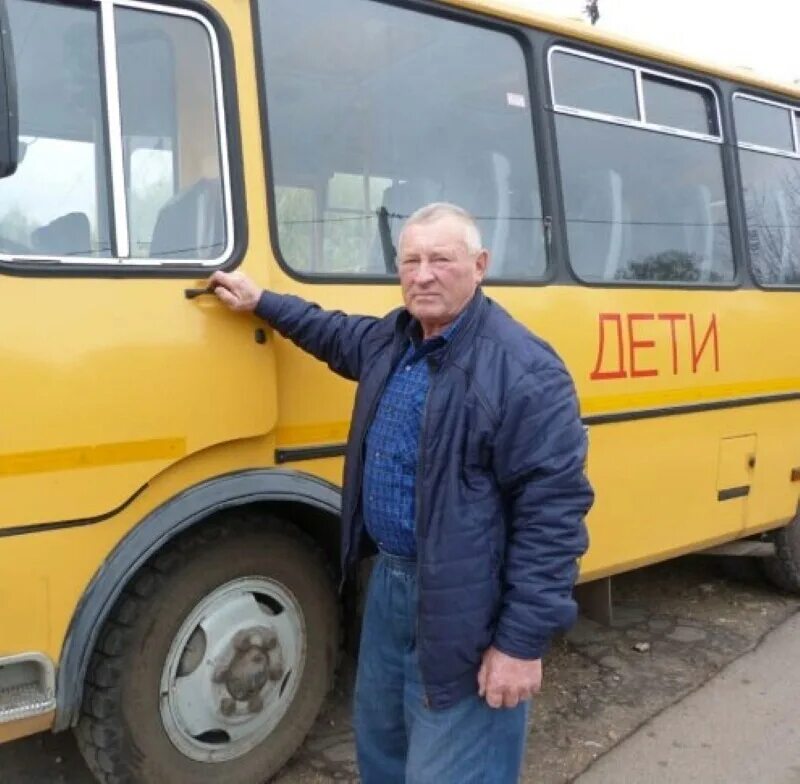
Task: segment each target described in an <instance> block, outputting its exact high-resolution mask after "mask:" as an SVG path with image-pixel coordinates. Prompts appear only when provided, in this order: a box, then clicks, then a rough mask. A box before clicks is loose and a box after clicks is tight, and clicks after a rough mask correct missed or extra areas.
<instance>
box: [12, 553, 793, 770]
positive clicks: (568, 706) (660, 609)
mask: <svg viewBox="0 0 800 784" xmlns="http://www.w3.org/2000/svg"><path fill="white" fill-rule="evenodd" d="M614 599H615V617H614V622H613V624H612V625H611V626H601V625H599V624H596V623H593V622H592V621H589V620H586V619H581V621H580V622H579V623H578V625H577V626H576V627H575V629H574V630H573V631H572V632H570V634H569V635H567V636H566V637H565V638H563V639H559V640H557V641H556V643H555V644H554V646H553V648H552V650H551V652H550V654H549V655H548V657H547V659H546V661H545V679H544V684H545V685H544V688H543V690H542V693H541V694H540V695H539V697H538V698H537V700H536V703H535V710H534V712H533V722H532V726H531V735H530V742H529V744H528V754H527V759H526V765H525V775H524V777H523V781H524V782H525V784H534V782H535V784H565V783H566V782H570V781H572V780H573V779H574V778H575V777H576V776H577V775H578V774H579V773H581V772H582V771H584V770H585V769H587V768H588V767H589V766H590V765H591V764H592V762H593V761H594V760H595V759H596V758H597V757H599V756H600V755H601V754H603V753H604V752H605V751H607V750H608V749H609V748H611V747H613V746H614V745H616V744H617V743H618V742H619V741H620V740H622V739H623V738H625V737H627V736H628V735H630V734H631V733H632V732H633V731H634V730H635V729H636V728H637V727H639V726H641V725H642V724H643V723H644V722H645V721H647V720H648V719H650V718H652V717H653V716H655V715H656V714H658V713H660V712H661V711H662V710H664V709H665V708H666V707H668V706H669V705H671V704H673V703H674V702H676V701H677V700H679V699H681V698H682V697H684V696H685V695H687V694H688V693H690V692H691V691H693V690H694V689H696V688H698V687H699V686H700V685H702V684H703V683H705V682H706V681H707V680H708V679H709V678H710V677H712V676H713V675H714V674H715V673H717V672H718V671H719V670H720V669H721V668H722V667H723V666H724V665H726V664H728V663H729V662H731V661H732V660H734V659H736V658H737V657H739V656H741V655H743V654H744V653H746V652H747V651H749V650H751V649H752V648H753V647H754V646H755V645H756V644H757V643H758V642H759V640H760V639H761V638H762V637H763V636H764V635H765V634H766V633H767V632H769V631H770V630H771V629H773V628H774V627H776V626H777V625H779V624H780V623H781V622H782V621H784V620H785V619H786V618H788V617H789V616H790V615H792V614H793V613H794V612H796V611H797V610H798V609H800V599H797V598H795V597H788V596H783V595H781V594H779V593H777V592H775V591H773V590H772V589H771V588H769V587H768V586H766V585H764V584H762V583H759V582H751V583H747V582H737V581H734V580H728V579H725V578H723V577H722V576H721V572H720V565H719V563H718V561H716V560H714V559H711V558H702V557H697V556H695V557H687V558H682V559H678V560H675V561H671V562H668V563H665V564H660V565H658V566H654V567H649V568H647V569H640V570H638V571H635V572H630V573H628V574H626V575H622V576H620V577H618V578H615V582H614ZM352 670H353V667H352V663H351V662H345V663H344V666H343V668H342V673H341V675H340V677H339V681H338V683H337V687H336V689H335V690H334V692H333V694H332V695H331V697H330V699H329V701H328V704H327V705H326V707H325V709H324V711H323V713H322V715H321V716H320V719H319V721H318V722H317V725H316V726H315V728H314V730H313V731H312V733H311V735H310V736H309V738H308V739H307V741H306V743H305V745H304V746H303V748H302V749H301V750H300V751H299V752H298V753H297V755H296V756H295V758H294V760H292V762H291V763H290V764H289V765H288V766H287V768H286V769H285V770H284V771H283V773H282V774H281V775H280V776H278V778H277V779H276V780H275V782H276V784H330V783H331V782H357V781H358V777H357V775H356V770H355V762H354V754H353V742H352V730H351V724H350V714H349V694H350V686H351V683H352ZM0 781H1V782H2V784H92V782H93V779H92V778H91V776H90V775H89V774H88V772H87V771H86V769H85V767H84V766H83V763H82V760H81V758H80V755H79V754H78V752H77V749H76V748H75V744H74V741H73V739H72V736H71V735H70V734H69V733H65V734H61V735H58V736H53V735H40V736H37V737H34V738H28V739H25V740H21V741H17V742H15V743H11V744H8V745H6V746H3V747H1V748H0Z"/></svg>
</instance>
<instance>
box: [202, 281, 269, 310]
mask: <svg viewBox="0 0 800 784" xmlns="http://www.w3.org/2000/svg"><path fill="white" fill-rule="evenodd" d="M208 286H209V288H213V289H214V294H216V295H217V298H218V299H219V300H220V301H221V302H224V303H225V304H226V305H227V306H228V307H229V308H230V309H231V310H235V311H237V312H239V313H252V312H253V311H254V310H255V309H256V305H258V300H259V297H260V296H261V289H260V288H258V286H256V284H255V283H253V281H252V280H250V278H248V277H247V275H245V274H244V273H242V272H221V271H217V272H215V273H214V274H213V275H212V276H211V277H210V278H209V280H208Z"/></svg>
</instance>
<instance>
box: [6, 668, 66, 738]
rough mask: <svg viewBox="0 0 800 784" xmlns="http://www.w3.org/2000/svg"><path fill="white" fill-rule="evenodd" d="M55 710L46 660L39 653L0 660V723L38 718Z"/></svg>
mask: <svg viewBox="0 0 800 784" xmlns="http://www.w3.org/2000/svg"><path fill="white" fill-rule="evenodd" d="M55 707H56V700H55V695H54V673H53V665H52V664H51V662H50V660H49V659H47V658H46V657H44V656H42V655H40V654H28V655H23V656H11V657H0V724H4V723H6V722H9V721H16V720H18V719H28V718H31V717H32V716H39V715H41V714H43V713H48V712H50V711H52V710H53V709H54V708H55Z"/></svg>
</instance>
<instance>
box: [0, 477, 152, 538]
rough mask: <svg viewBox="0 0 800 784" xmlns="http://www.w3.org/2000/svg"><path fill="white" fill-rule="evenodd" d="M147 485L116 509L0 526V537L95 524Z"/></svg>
mask: <svg viewBox="0 0 800 784" xmlns="http://www.w3.org/2000/svg"><path fill="white" fill-rule="evenodd" d="M147 487H148V485H147V484H144V485H142V486H141V487H140V488H139V489H138V490H137V491H136V492H135V493H134V494H133V495H132V496H131V497H130V498H128V499H127V500H126V501H123V502H122V503H121V504H120V505H119V506H118V507H117V508H116V509H112V510H111V511H110V512H104V513H103V514H101V515H96V516H95V517H79V518H77V519H75V520H57V521H55V522H51V523H31V524H29V525H15V526H12V527H11V528H0V539H2V538H3V537H6V536H23V535H24V534H37V533H40V532H42V531H57V530H59V529H60V528H82V527H83V526H86V525H96V524H97V523H102V522H103V520H108V519H109V518H110V517H114V515H117V514H119V513H120V512H121V511H122V510H123V509H125V508H126V507H128V506H130V505H131V504H132V503H133V502H134V501H135V500H136V499H137V498H138V497H139V496H140V495H141V494H142V493H143V492H144V491H145V490H146V489H147Z"/></svg>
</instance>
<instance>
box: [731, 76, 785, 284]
mask: <svg viewBox="0 0 800 784" xmlns="http://www.w3.org/2000/svg"><path fill="white" fill-rule="evenodd" d="M737 98H738V99H740V100H746V101H754V102H756V103H763V104H767V105H769V106H775V107H777V108H779V109H786V110H787V111H788V112H789V115H790V119H791V121H792V136H793V140H794V152H789V151H788V150H781V149H778V148H775V147H767V146H763V145H759V144H752V143H750V142H741V141H739V137H738V135H736V104H735V102H736V99H737ZM799 118H800V103H797V104H791V103H787V102H785V101H780V100H776V99H774V98H765V97H763V96H761V95H758V94H757V93H755V92H750V91H749V90H748V89H747V88H742V87H740V86H737V88H736V89H735V90H734V91H733V93H732V94H731V121H732V123H733V131H734V139H735V141H736V144H735V145H734V149H735V151H736V167H737V169H738V171H739V180H740V183H741V179H742V175H741V160H740V156H739V150H747V151H749V152H756V153H761V154H762V155H774V156H776V157H778V158H788V159H789V160H800V131H799V130H798V119H799ZM739 198H740V199H741V200H742V224H743V228H744V231H745V235H746V233H747V209H746V207H745V205H744V184H743V183H741V184H740V188H739ZM744 253H745V258H746V259H747V271H748V274H749V276H750V279H751V280H752V282H753V285H754V286H755V287H756V288H757V289H760V290H761V291H767V292H788V291H791V292H797V291H798V290H800V283H763V282H762V281H761V280H759V278H758V276H757V275H756V274H755V270H754V268H753V258H752V254H751V253H750V245H749V243H747V242H746V243H745V246H744Z"/></svg>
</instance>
